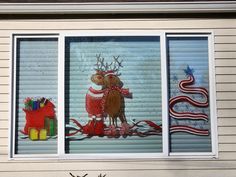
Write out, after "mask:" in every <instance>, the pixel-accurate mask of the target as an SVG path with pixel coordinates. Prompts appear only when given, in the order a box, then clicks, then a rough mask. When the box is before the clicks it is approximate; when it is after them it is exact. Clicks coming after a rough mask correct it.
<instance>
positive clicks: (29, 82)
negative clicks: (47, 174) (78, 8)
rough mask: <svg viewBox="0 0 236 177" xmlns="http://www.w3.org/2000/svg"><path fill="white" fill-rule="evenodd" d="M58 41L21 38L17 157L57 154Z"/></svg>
mask: <svg viewBox="0 0 236 177" xmlns="http://www.w3.org/2000/svg"><path fill="white" fill-rule="evenodd" d="M57 48H58V42H57V39H56V38H49V39H47V38H40V39H39V38H38V39H37V38H25V39H24V38H18V39H17V56H16V131H15V132H16V140H15V145H16V148H15V153H16V154H55V153H57V138H56V137H57V136H56V134H57V133H56V132H57V130H56V129H57V117H56V108H57V68H58V64H57V58H58V54H57V53H58V49H57Z"/></svg>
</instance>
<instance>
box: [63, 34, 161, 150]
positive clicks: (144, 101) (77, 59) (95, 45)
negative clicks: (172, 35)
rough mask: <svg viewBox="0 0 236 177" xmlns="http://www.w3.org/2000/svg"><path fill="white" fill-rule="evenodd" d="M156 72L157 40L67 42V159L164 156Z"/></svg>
mask: <svg viewBox="0 0 236 177" xmlns="http://www.w3.org/2000/svg"><path fill="white" fill-rule="evenodd" d="M160 69H161V68H160V39H159V37H156V36H151V37H142V36H139V37H128V36H125V37H123V36H120V37H114V36H113V37H112V36H111V37H68V38H66V93H65V96H66V153H153V152H162V136H161V127H160V125H161V116H162V115H161V71H160ZM127 89H129V90H127ZM109 117H110V119H109Z"/></svg>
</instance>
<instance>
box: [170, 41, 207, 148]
mask: <svg viewBox="0 0 236 177" xmlns="http://www.w3.org/2000/svg"><path fill="white" fill-rule="evenodd" d="M167 41H168V56H169V66H168V67H169V95H170V107H169V112H170V133H171V136H170V149H171V152H211V135H210V134H211V132H210V110H209V97H208V95H209V74H208V73H209V70H208V38H207V37H169V38H168V40H167Z"/></svg>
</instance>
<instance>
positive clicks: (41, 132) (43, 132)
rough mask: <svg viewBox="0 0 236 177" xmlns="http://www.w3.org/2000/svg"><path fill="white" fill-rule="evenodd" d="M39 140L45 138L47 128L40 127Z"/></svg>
mask: <svg viewBox="0 0 236 177" xmlns="http://www.w3.org/2000/svg"><path fill="white" fill-rule="evenodd" d="M39 140H47V130H46V129H41V130H40V131H39Z"/></svg>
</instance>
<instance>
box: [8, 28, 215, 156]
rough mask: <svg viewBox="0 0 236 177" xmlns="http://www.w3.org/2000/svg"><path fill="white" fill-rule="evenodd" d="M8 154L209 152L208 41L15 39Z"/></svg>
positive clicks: (116, 36) (116, 35)
mask: <svg viewBox="0 0 236 177" xmlns="http://www.w3.org/2000/svg"><path fill="white" fill-rule="evenodd" d="M13 46H14V57H13V58H14V60H13V69H12V72H13V76H14V77H13V89H12V100H13V104H12V111H13V114H12V131H11V137H12V142H11V143H12V144H11V157H15V158H17V157H45V158H47V157H58V158H64V157H66V158H99V157H100V158H127V157H144V158H153V157H173V156H179V155H180V156H181V157H182V156H187V155H192V156H193V155H196V156H197V157H199V156H200V155H201V156H207V157H211V156H215V155H216V138H215V136H216V132H215V131H216V130H215V122H216V120H215V119H216V117H215V109H216V107H215V102H214V99H213V98H214V93H215V91H214V87H213V84H214V77H213V76H214V73H213V69H212V68H213V66H214V65H213V66H212V59H211V50H212V49H211V34H196V35H195V34H193V35H189V34H179V35H178V34H167V33H164V32H163V33H156V32H148V33H147V34H146V33H138V32H134V33H130V32H110V31H106V33H104V32H100V33H95V32H89V31H87V32H79V33H77V34H70V33H68V34H67V33H63V34H60V35H59V34H58V35H53V36H49V35H14V44H13Z"/></svg>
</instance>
